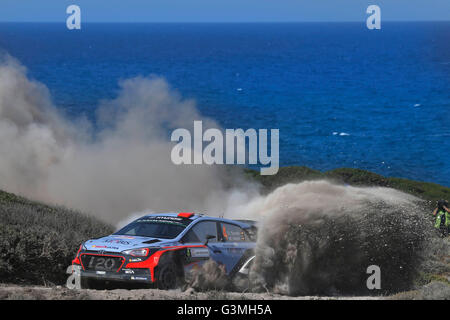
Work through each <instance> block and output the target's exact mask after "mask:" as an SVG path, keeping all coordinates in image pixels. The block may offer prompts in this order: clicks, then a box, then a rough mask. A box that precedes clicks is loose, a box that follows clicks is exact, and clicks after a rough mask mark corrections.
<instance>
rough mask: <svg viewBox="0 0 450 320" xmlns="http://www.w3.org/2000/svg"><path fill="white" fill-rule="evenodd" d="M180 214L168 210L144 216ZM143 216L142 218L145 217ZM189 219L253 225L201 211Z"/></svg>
mask: <svg viewBox="0 0 450 320" xmlns="http://www.w3.org/2000/svg"><path fill="white" fill-rule="evenodd" d="M179 214H180V212H167V213H150V214H147V215H145V216H143V217H152V216H165V217H178V215H179ZM143 217H141V218H143ZM187 219H190V220H192V222H193V221H196V220H214V221H219V222H227V223H232V224H236V225H238V226H240V227H241V228H249V227H251V225H250V224H247V223H244V222H241V221H236V220H232V219H225V218H218V217H212V216H206V215H204V214H201V213H193V215H192V216H191V217H189V218H187Z"/></svg>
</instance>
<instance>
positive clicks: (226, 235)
mask: <svg viewBox="0 0 450 320" xmlns="http://www.w3.org/2000/svg"><path fill="white" fill-rule="evenodd" d="M220 230H221V231H222V235H223V239H224V241H227V242H245V241H248V239H247V235H246V233H245V231H244V230H243V229H242V228H241V227H239V226H237V225H234V224H230V223H221V224H220Z"/></svg>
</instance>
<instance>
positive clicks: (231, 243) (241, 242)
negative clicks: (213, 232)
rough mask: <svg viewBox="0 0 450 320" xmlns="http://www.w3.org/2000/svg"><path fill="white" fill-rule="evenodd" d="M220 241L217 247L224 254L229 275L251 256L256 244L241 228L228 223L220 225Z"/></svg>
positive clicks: (224, 261)
mask: <svg viewBox="0 0 450 320" xmlns="http://www.w3.org/2000/svg"><path fill="white" fill-rule="evenodd" d="M219 239H220V240H221V241H220V242H218V243H217V244H216V247H217V248H218V249H219V250H220V252H221V254H222V259H223V263H224V264H225V267H226V270H227V273H228V274H230V273H232V272H234V271H235V268H236V267H237V266H238V265H239V263H240V262H241V261H242V259H245V257H247V255H249V253H250V252H251V251H252V250H253V248H254V246H255V243H254V242H252V241H251V240H250V239H249V237H248V234H247V233H246V232H245V231H244V229H242V228H241V227H240V226H238V225H235V224H231V223H226V222H220V223H219Z"/></svg>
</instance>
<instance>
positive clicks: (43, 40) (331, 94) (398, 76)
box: [0, 22, 450, 186]
mask: <svg viewBox="0 0 450 320" xmlns="http://www.w3.org/2000/svg"><path fill="white" fill-rule="evenodd" d="M0 50H4V51H6V52H8V53H9V54H10V55H12V56H13V57H15V58H17V59H18V60H19V61H20V62H21V63H22V64H23V65H25V66H26V67H27V68H28V71H29V76H30V77H32V78H34V79H36V80H37V81H39V82H42V83H44V84H45V85H46V86H47V87H48V88H49V90H50V93H51V95H52V99H53V102H54V103H55V105H57V106H58V107H59V108H61V109H62V110H63V111H64V112H65V113H67V114H68V115H69V116H71V117H74V118H77V117H79V116H82V115H84V116H86V117H88V118H91V119H93V118H94V114H95V110H96V107H97V106H98V104H99V101H101V100H102V99H111V98H114V97H115V96H116V95H117V90H118V83H119V81H120V80H121V79H127V78H132V77H135V76H147V75H151V74H155V75H158V76H161V77H164V78H165V79H167V81H168V82H169V84H170V85H171V86H172V87H173V88H175V89H176V90H177V91H178V92H179V93H180V95H181V96H182V97H183V98H189V99H194V100H195V101H196V103H197V107H198V109H199V110H200V112H201V113H202V115H204V116H207V117H211V118H213V119H215V120H216V121H217V122H218V123H219V124H220V125H221V126H222V127H224V128H243V129H247V128H255V129H259V128H267V129H271V128H278V129H279V130H280V165H282V166H287V165H305V166H309V167H311V168H314V169H318V170H330V169H333V168H340V167H352V168H360V169H366V170H370V171H373V172H376V173H379V174H382V175H386V176H396V177H403V178H409V179H415V180H423V181H430V182H436V183H440V184H443V185H446V186H450V160H449V157H450V155H449V154H448V150H449V146H450V143H449V139H450V22H416V23H412V22H411V23H409V22H402V23H400V22H385V23H383V24H382V29H381V30H368V29H367V28H366V26H365V23H282V24H271V23H267V24H264V23H254V24H241V23H235V24H220V23H215V24H195V23H190V24H95V23H92V24H83V25H82V29H81V30H76V31H73V30H67V28H66V26H65V24H64V23H62V24H57V23H48V24H45V23H41V24H35V23H1V24H0ZM168 139H169V137H168Z"/></svg>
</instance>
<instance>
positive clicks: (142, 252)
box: [122, 248, 149, 257]
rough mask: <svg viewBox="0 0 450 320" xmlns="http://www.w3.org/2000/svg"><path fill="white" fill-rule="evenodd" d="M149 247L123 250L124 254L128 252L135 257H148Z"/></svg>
mask: <svg viewBox="0 0 450 320" xmlns="http://www.w3.org/2000/svg"><path fill="white" fill-rule="evenodd" d="M148 252H149V249H148V248H139V249H130V250H125V251H122V253H123V254H127V255H130V256H133V257H146V256H147V255H148Z"/></svg>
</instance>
